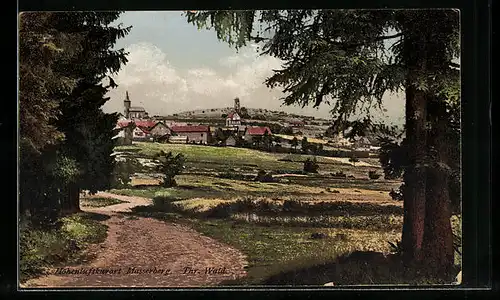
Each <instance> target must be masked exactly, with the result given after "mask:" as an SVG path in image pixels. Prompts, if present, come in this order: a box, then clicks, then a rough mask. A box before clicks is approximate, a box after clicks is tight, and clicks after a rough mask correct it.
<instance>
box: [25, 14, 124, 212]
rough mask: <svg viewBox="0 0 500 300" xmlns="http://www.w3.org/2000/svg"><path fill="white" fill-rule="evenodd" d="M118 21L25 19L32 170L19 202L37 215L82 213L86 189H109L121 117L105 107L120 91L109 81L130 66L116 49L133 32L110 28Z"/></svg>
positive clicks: (27, 153)
mask: <svg viewBox="0 0 500 300" xmlns="http://www.w3.org/2000/svg"><path fill="white" fill-rule="evenodd" d="M119 15H120V13H119V12H42V13H23V14H21V16H20V27H21V34H20V53H19V54H20V62H21V63H20V120H21V144H20V145H21V153H22V155H21V165H23V166H28V165H33V166H34V167H31V168H27V169H26V171H24V172H21V178H20V179H21V180H20V182H21V185H22V186H21V190H22V192H21V201H20V202H21V206H22V210H23V212H24V211H26V210H31V216H32V217H35V216H36V215H39V216H43V215H44V214H46V212H45V211H41V210H39V208H43V209H44V210H50V211H53V212H54V213H55V214H56V215H57V214H58V210H61V209H62V208H63V207H64V208H65V209H70V210H71V211H75V210H78V200H79V191H80V189H81V188H84V189H87V190H89V191H90V192H92V193H94V192H96V191H98V190H103V189H107V188H109V186H110V177H111V176H110V175H111V172H112V170H113V167H114V158H113V157H111V153H112V151H113V147H114V141H113V140H112V137H113V136H114V135H115V134H116V132H115V131H114V130H113V128H114V127H115V125H116V120H117V115H115V114H105V113H104V112H102V110H101V107H102V105H103V104H104V103H105V102H106V101H107V100H108V99H109V98H106V97H105V94H107V92H108V91H109V89H111V88H114V87H116V86H117V85H116V84H115V83H114V81H113V79H112V78H111V77H110V75H111V74H116V73H117V72H118V71H119V69H120V66H121V65H122V64H124V63H126V58H125V56H126V53H125V52H124V50H123V49H119V50H111V49H112V48H113V46H114V44H115V42H116V40H117V39H118V38H122V37H124V36H125V35H126V34H127V33H128V31H129V30H130V28H121V25H119V26H117V27H113V26H110V24H111V23H112V22H113V21H114V20H116V19H117V18H118V16H119ZM104 79H109V85H106V86H104V85H103V80H104ZM62 137H64V140H63V139H62ZM37 156H38V157H37ZM77 168H78V172H76V169H77ZM40 178H44V180H39V179H40ZM59 179H62V180H59ZM66 179H67V180H66ZM32 181H38V182H37V184H31V183H32ZM28 186H29V188H26V187H28Z"/></svg>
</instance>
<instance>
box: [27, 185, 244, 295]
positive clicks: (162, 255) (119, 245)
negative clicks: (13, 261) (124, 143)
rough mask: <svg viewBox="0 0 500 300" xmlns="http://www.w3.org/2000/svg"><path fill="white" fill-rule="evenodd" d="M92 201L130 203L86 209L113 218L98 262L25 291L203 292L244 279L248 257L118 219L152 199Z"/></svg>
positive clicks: (146, 221) (172, 227)
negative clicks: (199, 289)
mask: <svg viewBox="0 0 500 300" xmlns="http://www.w3.org/2000/svg"><path fill="white" fill-rule="evenodd" d="M94 197H112V198H116V199H119V200H122V201H126V202H127V203H120V204H116V205H111V206H106V207H84V208H83V210H85V211H89V212H94V213H99V214H103V215H107V216H108V217H109V219H107V220H106V221H103V223H104V224H106V225H107V226H108V227H109V228H108V237H107V239H106V241H105V242H104V243H102V244H99V245H93V246H92V247H91V248H90V252H93V253H94V254H95V255H96V258H95V259H94V260H92V261H91V262H90V263H87V264H84V265H79V266H71V267H70V266H68V268H64V270H63V271H62V272H68V270H71V272H77V271H79V272H87V273H86V274H58V273H57V269H52V270H50V271H49V275H46V276H42V277H39V278H36V279H32V280H29V281H28V282H26V283H25V284H23V285H21V287H22V288H57V287H65V288H67V287H79V288H83V287H115V288H119V287H122V288H123V287H202V286H214V285H217V284H220V283H221V282H222V281H224V280H230V279H236V278H237V277H241V276H245V274H246V273H245V270H244V266H246V265H247V262H246V259H245V256H244V255H243V254H242V253H241V252H239V251H238V250H236V249H234V248H231V247H229V246H227V245H224V244H222V243H220V242H218V241H216V240H214V239H211V238H209V237H206V236H203V235H201V234H200V233H198V232H196V231H195V230H193V229H190V228H188V227H185V226H183V225H179V224H175V223H166V222H162V221H158V220H155V219H152V218H143V217H139V218H135V217H134V218H130V217H128V216H124V215H123V214H120V213H121V212H127V211H130V209H131V208H132V207H135V206H139V205H149V204H151V200H150V199H147V198H141V197H128V196H121V195H114V194H110V193H98V194H97V195H95V196H94ZM92 268H93V269H92ZM207 268H212V269H207ZM89 270H90V272H89ZM100 272H105V274H98V273H100ZM89 273H90V274H89ZM91 273H93V274H91Z"/></svg>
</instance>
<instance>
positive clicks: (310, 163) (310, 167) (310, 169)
mask: <svg viewBox="0 0 500 300" xmlns="http://www.w3.org/2000/svg"><path fill="white" fill-rule="evenodd" d="M318 169H319V165H318V162H317V161H316V157H314V158H313V159H310V158H308V159H306V160H305V161H304V172H307V173H318Z"/></svg>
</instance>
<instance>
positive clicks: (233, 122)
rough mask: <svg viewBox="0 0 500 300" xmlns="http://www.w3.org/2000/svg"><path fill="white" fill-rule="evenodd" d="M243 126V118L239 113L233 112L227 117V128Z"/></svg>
mask: <svg viewBox="0 0 500 300" xmlns="http://www.w3.org/2000/svg"><path fill="white" fill-rule="evenodd" d="M239 125H241V117H240V115H238V113H237V112H235V111H233V112H231V113H230V114H228V115H227V118H226V126H227V127H229V126H239Z"/></svg>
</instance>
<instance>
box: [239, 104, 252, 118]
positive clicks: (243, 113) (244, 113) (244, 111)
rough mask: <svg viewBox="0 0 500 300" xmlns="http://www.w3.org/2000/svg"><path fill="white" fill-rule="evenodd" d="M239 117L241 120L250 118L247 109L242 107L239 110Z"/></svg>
mask: <svg viewBox="0 0 500 300" xmlns="http://www.w3.org/2000/svg"><path fill="white" fill-rule="evenodd" d="M240 117H241V118H243V119H249V118H251V116H250V115H249V114H248V109H247V108H246V107H244V106H242V107H241V108H240Z"/></svg>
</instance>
